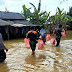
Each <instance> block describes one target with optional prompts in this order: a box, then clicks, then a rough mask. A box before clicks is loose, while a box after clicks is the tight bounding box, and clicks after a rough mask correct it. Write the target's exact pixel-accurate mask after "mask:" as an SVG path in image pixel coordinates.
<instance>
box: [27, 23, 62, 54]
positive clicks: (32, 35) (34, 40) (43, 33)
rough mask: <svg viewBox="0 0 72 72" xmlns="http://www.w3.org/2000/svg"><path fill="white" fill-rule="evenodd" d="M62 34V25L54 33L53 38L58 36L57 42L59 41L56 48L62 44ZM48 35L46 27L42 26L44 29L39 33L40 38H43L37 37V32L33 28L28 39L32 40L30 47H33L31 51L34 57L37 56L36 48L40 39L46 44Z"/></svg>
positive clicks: (28, 34)
mask: <svg viewBox="0 0 72 72" xmlns="http://www.w3.org/2000/svg"><path fill="white" fill-rule="evenodd" d="M61 32H62V25H61V24H60V25H59V26H58V27H57V28H56V29H55V30H54V32H53V37H54V34H56V41H57V44H56V46H59V44H60V39H61ZM46 34H47V33H46V30H45V27H44V25H43V26H42V28H41V30H40V32H39V36H41V37H39V36H37V32H36V31H35V30H34V27H31V30H30V31H28V33H27V38H29V39H30V47H31V50H32V55H34V54H35V48H36V43H37V40H38V39H41V40H42V41H43V42H44V44H45V42H46V37H45V36H46Z"/></svg>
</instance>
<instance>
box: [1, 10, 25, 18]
mask: <svg viewBox="0 0 72 72" xmlns="http://www.w3.org/2000/svg"><path fill="white" fill-rule="evenodd" d="M0 19H25V18H24V17H23V16H22V15H21V14H20V13H14V12H2V11H0Z"/></svg>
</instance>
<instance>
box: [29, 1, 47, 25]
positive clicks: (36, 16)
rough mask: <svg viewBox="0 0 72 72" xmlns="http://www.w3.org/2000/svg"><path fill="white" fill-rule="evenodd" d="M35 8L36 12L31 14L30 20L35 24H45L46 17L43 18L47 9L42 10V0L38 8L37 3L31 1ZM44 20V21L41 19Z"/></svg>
mask: <svg viewBox="0 0 72 72" xmlns="http://www.w3.org/2000/svg"><path fill="white" fill-rule="evenodd" d="M30 4H31V5H32V6H33V8H34V12H33V13H32V14H31V15H30V21H31V22H32V23H33V24H43V21H44V20H45V18H43V16H44V14H45V13H46V11H44V12H40V8H41V0H39V3H38V8H36V7H35V5H34V4H33V3H30ZM41 20H42V21H41Z"/></svg>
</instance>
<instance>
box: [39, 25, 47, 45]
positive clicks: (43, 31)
mask: <svg viewBox="0 0 72 72" xmlns="http://www.w3.org/2000/svg"><path fill="white" fill-rule="evenodd" d="M40 34H41V37H42V38H41V39H42V40H43V42H44V44H45V42H46V38H45V36H46V30H45V28H44V25H43V26H42V29H41V30H40Z"/></svg>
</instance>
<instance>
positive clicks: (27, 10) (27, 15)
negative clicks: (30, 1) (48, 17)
mask: <svg viewBox="0 0 72 72" xmlns="http://www.w3.org/2000/svg"><path fill="white" fill-rule="evenodd" d="M22 7H23V12H22V15H23V16H24V18H25V19H26V20H27V19H28V18H29V16H30V14H31V12H30V9H31V8H29V9H28V8H26V6H25V5H23V6H22Z"/></svg>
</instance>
